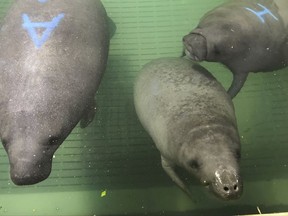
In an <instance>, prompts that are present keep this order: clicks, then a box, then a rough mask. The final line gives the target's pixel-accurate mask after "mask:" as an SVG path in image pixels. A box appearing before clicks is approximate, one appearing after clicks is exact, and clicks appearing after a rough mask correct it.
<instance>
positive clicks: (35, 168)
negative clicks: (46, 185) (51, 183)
mask: <svg viewBox="0 0 288 216" xmlns="http://www.w3.org/2000/svg"><path fill="white" fill-rule="evenodd" d="M51 166H52V161H51V160H50V161H49V160H47V161H41V162H39V161H33V158H31V159H17V160H16V162H10V177H11V180H12V181H13V183H14V184H16V185H31V184H36V183H38V182H41V181H43V180H45V179H46V178H48V176H49V175H50V173H51Z"/></svg>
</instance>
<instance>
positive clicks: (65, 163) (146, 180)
mask: <svg viewBox="0 0 288 216" xmlns="http://www.w3.org/2000/svg"><path fill="white" fill-rule="evenodd" d="M221 2H223V1H222V0H201V1H200V0H195V1H190V0H178V1H172V0H155V1H152V0H141V1H140V0H121V1H119V0H103V3H104V5H105V7H106V9H107V12H108V14H109V16H110V17H111V18H112V19H113V20H114V22H115V23H116V25H117V31H116V34H115V35H114V37H113V38H112V40H111V49H110V55H109V62H108V69H107V71H106V73H105V76H104V79H103V81H102V83H101V86H100V89H99V92H98V94H97V96H96V100H97V104H98V110H97V115H96V119H95V120H94V121H93V123H92V124H91V125H89V127H87V128H85V129H83V130H82V129H80V128H79V127H76V128H75V129H74V130H73V132H72V133H71V135H70V136H69V137H68V138H67V140H66V141H65V142H64V143H63V144H62V146H61V147H60V148H59V150H58V151H57V152H56V154H55V158H54V162H53V170H52V173H51V175H50V177H49V178H48V179H47V180H46V181H44V182H42V183H39V184H37V185H33V186H25V187H19V186H15V185H13V183H12V182H11V180H10V178H9V164H8V158H7V155H6V153H5V151H4V149H3V148H2V146H1V147H0V194H1V195H0V215H1V216H2V215H3V216H12V215H13V216H15V215H27V216H28V215H29V216H30V215H63V216H64V215H65V216H66V215H67V216H68V215H69V216H70V215H83V216H84V215H85V216H86V215H89V216H93V215H97V216H99V215H191V214H193V215H222V216H223V215H235V214H244V213H246V214H248V213H258V211H257V207H259V208H260V209H261V211H262V213H266V212H280V211H288V197H287V194H288V167H287V166H288V157H287V155H288V133H287V131H288V130H287V129H288V109H287V107H288V84H287V83H288V69H287V68H286V69H284V70H282V71H277V72H273V73H265V74H264V73H258V74H250V75H249V78H248V80H247V82H246V83H245V87H244V88H243V90H242V91H241V93H240V94H239V95H238V96H237V98H236V99H235V100H234V103H235V109H236V114H237V119H238V126H239V131H240V135H241V142H242V163H241V171H242V175H243V178H244V194H243V197H242V198H241V199H240V200H237V201H232V202H223V201H219V200H217V199H215V198H214V197H213V196H212V195H210V194H209V193H208V191H207V190H206V188H203V187H202V186H200V185H199V184H198V182H197V181H195V180H193V179H191V182H192V184H191V189H192V192H193V194H194V197H195V199H194V200H190V199H189V198H188V197H186V195H185V194H183V192H182V191H181V190H179V189H178V188H177V187H176V186H175V185H174V184H173V183H172V182H171V181H170V179H169V178H168V177H167V176H166V174H165V173H164V172H163V170H162V169H161V167H160V156H159V153H158V151H157V150H156V148H155V147H154V145H153V142H152V140H151V139H150V138H149V136H148V135H147V133H146V132H145V131H144V130H143V128H142V126H141V125H140V123H139V122H138V120H137V116H136V114H135V110H134V106H133V82H134V79H135V77H136V76H137V73H138V72H139V70H140V69H141V67H142V66H143V65H144V64H145V63H147V62H148V61H150V60H152V59H155V58H158V57H165V56H167V57H168V56H172V57H173V56H180V55H181V52H182V36H184V35H185V34H187V33H188V32H189V31H191V30H192V29H193V28H194V27H195V26H196V25H197V23H198V21H199V19H200V18H201V16H202V15H203V14H204V13H205V12H206V11H208V10H210V9H212V8H213V7H215V6H216V5H219V4H220V3H221ZM10 3H11V1H10V0H1V2H0V18H2V17H3V16H4V15H5V13H6V11H7V9H8V7H9V5H10ZM203 65H204V66H205V67H207V68H208V69H209V70H210V71H211V72H212V73H213V74H214V75H215V76H216V77H217V79H219V81H221V82H222V84H223V85H224V86H225V87H228V86H229V84H230V82H231V78H232V76H231V73H230V72H229V71H228V70H227V69H225V68H224V67H223V66H221V65H219V64H216V63H204V64H203ZM285 72H286V73H285ZM0 82H1V81H0ZM104 192H106V195H105V193H104ZM101 194H102V195H101Z"/></svg>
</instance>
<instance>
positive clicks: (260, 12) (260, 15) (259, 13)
mask: <svg viewBox="0 0 288 216" xmlns="http://www.w3.org/2000/svg"><path fill="white" fill-rule="evenodd" d="M257 5H259V6H260V7H261V8H263V9H264V10H263V11H258V12H257V11H254V10H252V9H250V8H245V9H247V10H249V11H250V12H252V13H254V14H255V15H256V16H257V17H258V18H259V19H260V20H261V22H262V23H265V20H264V18H263V16H264V15H265V14H269V15H271V16H272V17H273V18H274V19H275V20H277V21H278V18H277V17H276V16H274V14H273V13H272V12H271V11H270V10H269V9H268V8H266V7H264V6H263V5H261V4H257Z"/></svg>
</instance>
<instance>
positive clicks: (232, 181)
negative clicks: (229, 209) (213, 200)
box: [210, 167, 243, 200]
mask: <svg viewBox="0 0 288 216" xmlns="http://www.w3.org/2000/svg"><path fill="white" fill-rule="evenodd" d="M210 188H211V190H212V191H213V192H214V193H215V194H216V195H217V196H219V197H220V198H222V199H224V200H228V199H229V200H230V199H238V198H239V197H240V196H241V195H242V192H243V184H242V180H241V177H240V175H239V174H238V173H237V172H236V171H235V169H233V168H224V167H221V168H219V169H218V170H217V171H216V172H215V179H214V181H213V182H212V183H211V185H210Z"/></svg>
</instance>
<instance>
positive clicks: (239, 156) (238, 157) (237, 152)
mask: <svg viewBox="0 0 288 216" xmlns="http://www.w3.org/2000/svg"><path fill="white" fill-rule="evenodd" d="M235 156H236V158H237V159H238V160H239V159H240V158H241V152H240V150H236V152H235Z"/></svg>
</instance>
